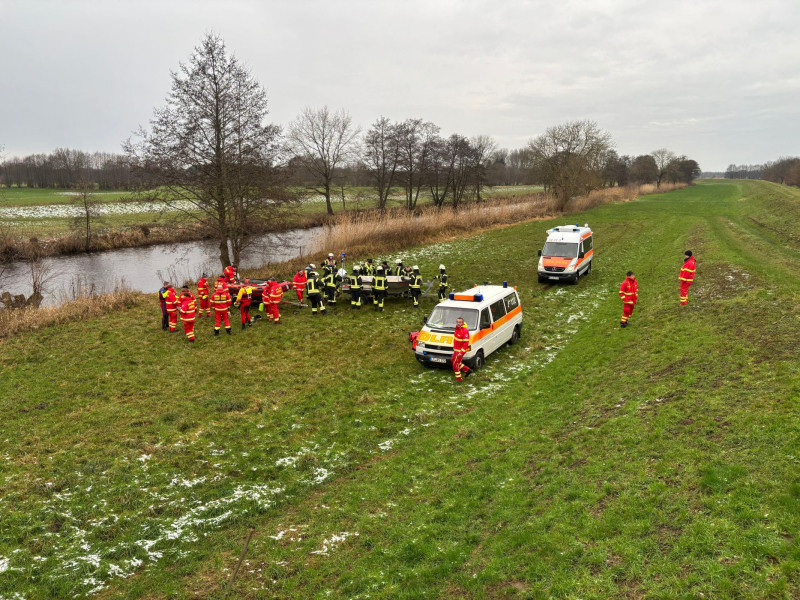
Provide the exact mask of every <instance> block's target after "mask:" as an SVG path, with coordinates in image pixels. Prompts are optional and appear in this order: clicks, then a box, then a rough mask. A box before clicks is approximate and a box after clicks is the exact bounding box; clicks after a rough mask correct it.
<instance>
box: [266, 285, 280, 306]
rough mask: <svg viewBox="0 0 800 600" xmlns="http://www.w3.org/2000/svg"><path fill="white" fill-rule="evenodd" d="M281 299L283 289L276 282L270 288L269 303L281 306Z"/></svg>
mask: <svg viewBox="0 0 800 600" xmlns="http://www.w3.org/2000/svg"><path fill="white" fill-rule="evenodd" d="M281 298H283V288H282V287H281V286H280V284H279V283H278V282H274V283H273V284H272V287H271V288H269V301H270V302H271V303H272V304H280V303H281Z"/></svg>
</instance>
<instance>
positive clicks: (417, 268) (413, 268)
mask: <svg viewBox="0 0 800 600" xmlns="http://www.w3.org/2000/svg"><path fill="white" fill-rule="evenodd" d="M411 270H412V271H419V267H418V266H417V265H414V266H413V267H411Z"/></svg>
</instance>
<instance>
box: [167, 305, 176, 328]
mask: <svg viewBox="0 0 800 600" xmlns="http://www.w3.org/2000/svg"><path fill="white" fill-rule="evenodd" d="M167 317H169V330H170V331H178V311H177V309H175V310H170V309H167Z"/></svg>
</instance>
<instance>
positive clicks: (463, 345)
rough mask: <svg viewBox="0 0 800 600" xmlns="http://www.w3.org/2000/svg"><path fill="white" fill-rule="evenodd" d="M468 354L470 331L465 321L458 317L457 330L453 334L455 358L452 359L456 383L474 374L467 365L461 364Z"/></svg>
mask: <svg viewBox="0 0 800 600" xmlns="http://www.w3.org/2000/svg"><path fill="white" fill-rule="evenodd" d="M467 352H469V329H467V326H466V325H464V319H462V318H461V317H458V318H457V319H456V330H455V332H454V333H453V356H452V357H451V358H450V362H451V363H452V364H453V372H454V373H455V374H456V381H463V380H464V377H467V376H468V375H469V374H470V373H471V372H472V371H471V369H470V368H469V367H468V366H467V365H465V364H464V363H462V362H461V361H462V360H463V359H464V355H465V354H466V353H467ZM462 373H463V376H462Z"/></svg>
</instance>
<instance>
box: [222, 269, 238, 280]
mask: <svg viewBox="0 0 800 600" xmlns="http://www.w3.org/2000/svg"><path fill="white" fill-rule="evenodd" d="M222 273H223V275H225V279H227V280H228V283H233V282H235V281H236V269H234V268H233V266H232V265H229V266H227V267H225V269H224V270H223V271H222Z"/></svg>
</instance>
